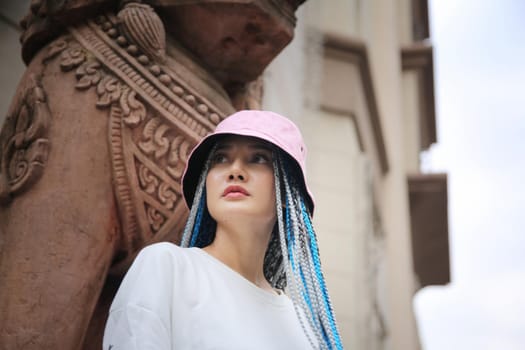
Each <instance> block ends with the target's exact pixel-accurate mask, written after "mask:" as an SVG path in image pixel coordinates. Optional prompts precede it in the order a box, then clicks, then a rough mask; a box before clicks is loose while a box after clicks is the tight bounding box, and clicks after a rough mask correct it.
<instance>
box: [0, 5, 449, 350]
mask: <svg viewBox="0 0 525 350" xmlns="http://www.w3.org/2000/svg"><path fill="white" fill-rule="evenodd" d="M28 7H29V1H21V2H18V1H8V2H2V3H1V4H0V45H1V47H2V50H0V79H1V81H2V87H1V94H0V121H3V119H4V118H5V115H6V113H7V110H8V107H9V103H10V101H11V98H12V97H13V95H14V93H15V89H16V85H17V82H18V80H19V79H20V77H21V76H22V74H23V71H24V69H25V66H24V65H23V63H22V60H21V58H20V44H19V41H18V37H19V28H18V24H17V23H18V20H19V19H20V18H21V17H22V16H23V15H24V14H25V13H26V10H27V8H28ZM428 28H429V25H428V6H427V2H426V0H396V1H383V0H330V1H322V0H308V1H307V2H306V3H305V4H304V5H302V7H301V8H300V9H299V12H298V27H297V29H296V34H295V39H294V41H293V42H292V43H291V44H290V46H288V47H287V48H286V49H285V50H284V51H283V52H282V53H281V54H280V56H279V57H278V58H277V59H276V60H275V61H274V62H272V64H271V65H270V66H269V68H268V69H267V71H266V72H265V75H264V100H263V106H264V108H266V109H270V110H274V111H277V112H280V113H282V114H284V115H286V116H288V117H290V118H291V119H293V120H294V121H296V122H297V123H298V124H299V126H300V127H301V129H302V130H303V133H304V136H305V138H306V143H307V146H308V152H309V156H308V157H309V158H308V164H307V166H308V181H309V184H310V186H311V187H312V189H313V192H314V195H315V197H316V204H317V207H316V213H315V224H316V230H317V232H318V234H319V245H320V250H321V257H322V259H323V267H324V271H325V275H326V279H327V283H328V287H329V290H330V292H331V295H332V301H333V303H334V307H335V311H336V314H337V317H338V321H339V327H340V331H341V333H342V337H343V341H344V344H345V347H346V348H348V349H399V350H401V349H402V350H410V349H420V348H421V345H420V340H419V336H418V331H417V323H416V319H415V316H414V312H413V304H412V300H413V296H414V294H415V293H416V292H417V290H419V289H420V288H422V287H423V286H426V285H430V284H444V283H448V282H449V279H450V276H449V256H448V226H447V197H446V195H447V183H446V175H443V174H426V173H422V172H421V170H420V168H421V167H420V152H421V151H423V150H425V149H426V148H428V147H429V146H430V145H431V144H432V143H434V142H436V128H435V112H434V110H435V108H434V93H433V86H434V80H433V62H432V46H431V44H430V41H429V30H428Z"/></svg>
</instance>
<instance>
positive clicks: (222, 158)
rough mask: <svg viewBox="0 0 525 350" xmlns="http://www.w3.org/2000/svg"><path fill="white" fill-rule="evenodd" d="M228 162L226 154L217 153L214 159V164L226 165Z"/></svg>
mask: <svg viewBox="0 0 525 350" xmlns="http://www.w3.org/2000/svg"><path fill="white" fill-rule="evenodd" d="M226 161H228V158H227V157H226V155H225V154H222V153H217V154H215V155H214V156H213V158H212V163H213V164H220V163H226Z"/></svg>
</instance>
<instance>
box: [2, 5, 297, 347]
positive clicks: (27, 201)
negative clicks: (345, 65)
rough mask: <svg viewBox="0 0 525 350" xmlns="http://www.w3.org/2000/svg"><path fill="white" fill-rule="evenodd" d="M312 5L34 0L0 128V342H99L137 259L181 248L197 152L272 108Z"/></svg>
mask: <svg viewBox="0 0 525 350" xmlns="http://www.w3.org/2000/svg"><path fill="white" fill-rule="evenodd" d="M303 1H304V0H303ZM303 1H301V0H281V1H275V0H251V1H250V0H243V1H239V0H237V1H221V2H218V1H211V0H209V1H197V0H193V1H191V0H149V1H143V2H140V1H120V2H117V1H112V0H67V1H64V0H62V1H60V0H33V1H32V3H31V9H30V14H29V15H28V16H27V17H26V18H25V19H24V20H23V21H22V28H23V29H24V32H23V34H22V56H23V59H24V61H25V62H26V64H27V65H28V68H27V70H26V72H25V74H24V76H23V77H22V80H21V81H20V84H19V86H18V89H17V93H16V96H15V97H14V99H13V101H12V104H11V106H10V109H9V111H8V115H7V117H6V120H5V123H4V125H3V127H2V131H1V134H0V157H1V158H0V315H1V317H0V348H2V349H18V348H24V349H78V348H84V349H99V348H100V346H101V338H102V332H103V327H104V322H105V318H106V316H107V310H108V308H109V305H110V303H111V300H112V298H113V295H114V293H115V291H116V289H117V288H118V284H119V282H120V280H121V278H122V276H123V274H124V273H125V272H126V270H127V268H128V267H129V265H130V263H131V261H132V260H133V258H134V256H135V255H136V253H137V252H138V250H140V249H141V248H142V247H144V246H145V245H147V244H150V243H153V242H157V241H164V240H169V241H175V242H176V241H178V239H179V235H180V233H181V230H182V227H183V225H184V223H185V219H186V215H187V212H186V208H185V205H184V203H183V200H182V198H181V189H180V184H179V180H180V176H181V175H182V171H183V169H184V165H185V161H186V157H187V155H188V152H189V151H190V150H191V149H192V147H193V146H194V145H195V144H196V143H197V142H198V140H199V139H200V138H201V137H203V136H204V135H205V134H206V133H207V132H209V131H210V130H212V129H213V128H214V126H215V125H216V124H217V123H218V122H219V121H220V120H221V119H222V118H224V117H225V116H227V115H228V114H230V113H232V112H233V111H234V110H236V109H241V108H258V107H259V105H260V99H261V96H262V81H261V79H260V76H261V74H262V72H263V70H264V68H265V67H266V66H267V64H268V63H269V62H270V61H271V60H272V59H273V58H274V57H275V56H276V55H277V54H278V53H279V52H280V51H281V50H282V49H283V48H284V47H285V46H286V45H287V44H288V43H289V41H290V40H291V39H292V36H293V28H294V25H295V15H294V14H295V11H296V9H297V8H298V6H299V5H300V4H301V3H302V2H303Z"/></svg>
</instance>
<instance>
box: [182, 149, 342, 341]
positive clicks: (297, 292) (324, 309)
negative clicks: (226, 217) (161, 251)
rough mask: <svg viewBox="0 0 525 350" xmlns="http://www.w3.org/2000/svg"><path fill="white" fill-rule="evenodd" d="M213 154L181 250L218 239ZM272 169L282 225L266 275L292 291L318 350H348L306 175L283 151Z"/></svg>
mask: <svg viewBox="0 0 525 350" xmlns="http://www.w3.org/2000/svg"><path fill="white" fill-rule="evenodd" d="M214 153H215V148H214V149H212V150H211V152H210V154H209V155H208V158H207V160H206V162H205V165H204V168H203V170H202V172H201V175H200V178H199V182H198V185H197V188H196V190H195V196H194V198H193V203H192V206H191V210H190V214H189V216H188V221H187V223H186V227H185V229H184V233H183V236H182V240H181V246H182V247H200V248H203V247H205V246H207V245H209V244H211V242H212V241H213V239H214V238H215V230H216V222H215V220H214V219H213V218H212V217H211V216H210V214H209V212H208V209H207V205H206V188H205V187H206V177H207V174H208V170H209V168H210V163H211V158H212V155H213V154H214ZM273 168H274V177H275V198H276V209H277V222H276V224H275V227H274V229H273V231H272V234H271V238H270V242H269V245H268V249H267V251H266V255H265V257H264V275H265V277H266V279H267V280H268V282H269V283H270V284H271V285H272V286H273V287H274V288H277V289H284V288H286V289H287V290H288V294H289V295H290V298H291V299H292V300H293V305H294V308H295V312H296V314H297V317H298V319H299V322H300V324H301V327H302V328H303V330H304V333H305V334H306V336H307V338H308V340H309V341H310V343H311V344H312V346H313V348H321V349H330V350H331V349H337V350H340V349H343V345H342V342H341V338H340V336H339V330H338V328H337V324H336V320H335V316H334V312H333V309H332V306H331V302H330V298H329V296H328V291H327V288H326V284H325V280H324V277H323V273H322V270H321V263H320V259H319V249H318V245H317V239H316V235H315V231H314V228H313V225H312V220H311V215H310V212H309V210H308V209H307V206H306V204H305V195H304V194H305V190H304V188H303V187H304V186H303V185H302V184H301V183H300V181H298V179H300V178H301V175H300V174H299V173H298V169H297V167H296V166H295V164H293V161H291V160H290V159H288V157H287V155H286V154H284V153H283V152H282V151H280V150H275V151H274V152H273ZM283 201H284V203H283ZM312 333H313V334H312ZM312 335H313V336H314V337H315V339H312Z"/></svg>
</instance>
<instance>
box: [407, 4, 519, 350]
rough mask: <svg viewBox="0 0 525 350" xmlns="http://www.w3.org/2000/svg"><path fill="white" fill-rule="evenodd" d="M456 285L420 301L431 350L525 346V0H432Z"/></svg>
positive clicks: (439, 159) (436, 158)
mask: <svg viewBox="0 0 525 350" xmlns="http://www.w3.org/2000/svg"><path fill="white" fill-rule="evenodd" d="M429 6H430V16H431V19H430V20H431V41H432V44H433V46H434V65H435V88H436V106H437V119H438V120H437V124H438V143H437V144H435V145H434V146H432V147H431V149H430V150H429V151H428V152H426V153H425V154H423V156H422V161H423V164H424V167H425V168H426V170H428V171H445V172H447V173H448V180H449V183H448V186H449V188H448V191H449V238H450V261H451V274H452V276H451V278H452V282H451V283H450V284H449V285H447V286H444V287H443V286H432V287H426V288H424V289H422V290H421V291H419V292H418V293H417V295H416V297H415V299H414V305H415V310H416V316H417V319H418V324H419V332H420V337H421V341H422V345H423V347H424V349H425V350H443V349H446V350H455V349H461V350H465V349H476V350H483V349H491V350H492V349H502V350H513V349H520V350H523V349H525V234H524V230H525V229H524V226H525V225H524V218H525V210H524V208H525V198H524V197H525V185H524V181H525V1H523V0H455V1H453V0H430V1H429Z"/></svg>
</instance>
